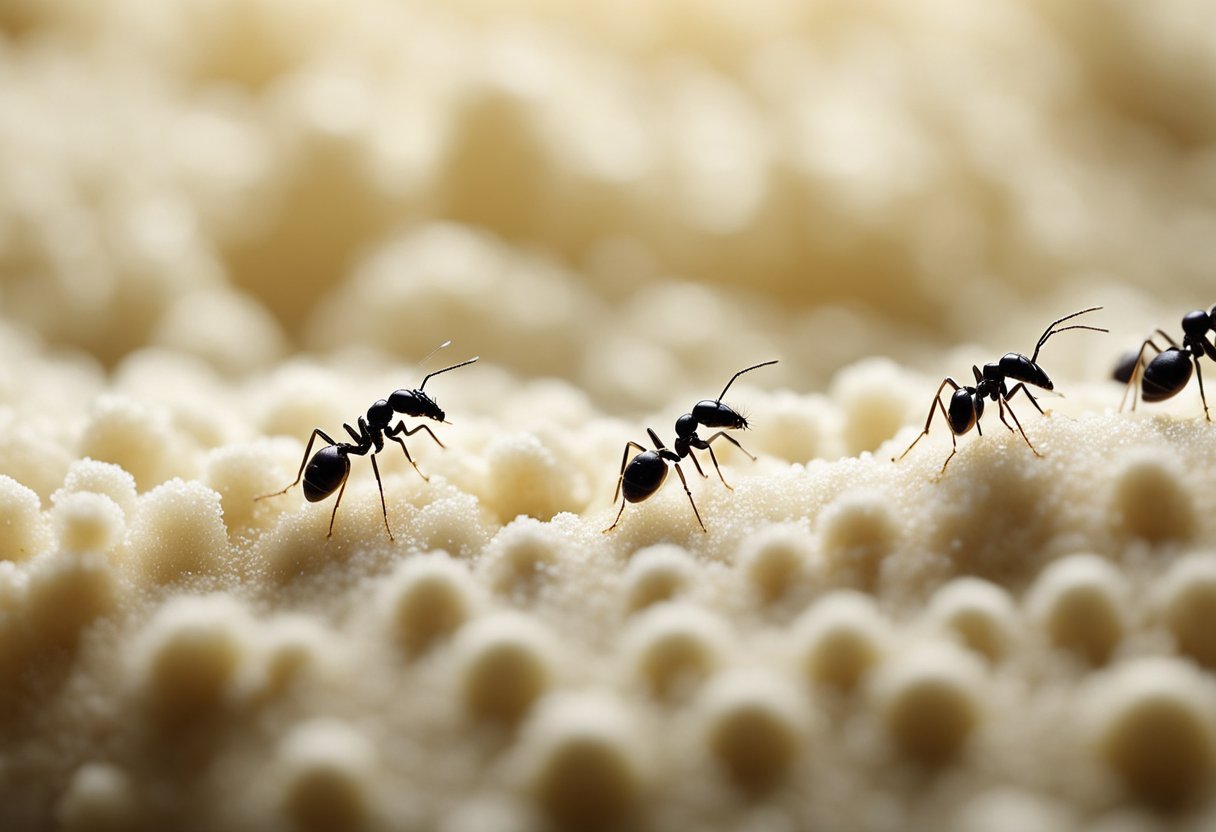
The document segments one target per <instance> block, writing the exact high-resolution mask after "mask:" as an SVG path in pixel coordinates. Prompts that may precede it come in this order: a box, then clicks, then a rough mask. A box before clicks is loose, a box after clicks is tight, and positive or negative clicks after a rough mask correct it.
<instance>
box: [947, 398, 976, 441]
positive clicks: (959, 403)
mask: <svg viewBox="0 0 1216 832" xmlns="http://www.w3.org/2000/svg"><path fill="white" fill-rule="evenodd" d="M983 413H984V400H983V399H982V398H980V397H979V396H976V395H974V394H973V393H972V392H971V391H969V390H967V389H966V388H963V389H961V390H955V391H954V395H953V396H951V397H950V412H949V413H948V414H947V415H948V416H949V421H950V430H952V431H954V433H955V434H956V435H960V436H961V435H962V434H964V433H966V432H967V431H969V430H971V429H972V428H973V427H975V423H976V422H977V421H979V418H980V416H982V415H983Z"/></svg>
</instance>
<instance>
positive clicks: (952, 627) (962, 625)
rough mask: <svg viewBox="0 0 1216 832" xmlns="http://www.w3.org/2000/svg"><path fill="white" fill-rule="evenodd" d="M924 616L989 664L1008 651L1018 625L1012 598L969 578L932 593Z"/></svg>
mask: <svg viewBox="0 0 1216 832" xmlns="http://www.w3.org/2000/svg"><path fill="white" fill-rule="evenodd" d="M926 615H927V617H928V618H929V620H930V621H932V622H934V623H935V624H936V625H937V626H939V627H941V628H943V629H946V630H948V631H950V632H951V633H953V634H954V635H956V636H957V637H958V638H959V639H960V640H961V641H962V643H963V644H964V645H965V646H966V647H968V648H970V649H971V650H974V651H975V652H976V653H979V654H980V655H982V656H984V657H986V658H987V659H989V660H990V661H996V660H997V659H1000V658H1001V657H1002V656H1003V655H1004V654H1005V652H1006V651H1007V650H1008V649H1009V646H1010V644H1011V643H1012V642H1013V640H1014V636H1015V633H1016V630H1017V624H1018V622H1017V611H1016V607H1015V606H1014V602H1013V599H1012V598H1011V597H1010V595H1009V593H1008V592H1007V591H1006V590H1005V589H1004V588H1003V587H1000V586H997V585H996V584H994V583H991V582H989V581H985V580H983V579H982V578H973V577H969V576H968V577H963V578H956V579H955V580H953V581H950V582H949V583H947V584H945V585H944V586H942V587H941V588H940V589H939V590H938V591H937V592H936V593H934V595H933V598H932V599H930V601H929V607H928V610H927V611H926Z"/></svg>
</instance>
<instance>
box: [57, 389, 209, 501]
mask: <svg viewBox="0 0 1216 832" xmlns="http://www.w3.org/2000/svg"><path fill="white" fill-rule="evenodd" d="M80 453H81V455H82V456H88V457H91V458H93V459H95V460H99V461H102V462H112V463H114V464H116V465H119V466H121V467H122V468H123V470H125V471H127V472H129V473H130V474H131V475H132V476H133V477H134V478H135V482H136V483H138V484H139V487H140V489H142V490H146V489H149V488H151V487H152V486H154V485H158V484H160V483H162V482H164V481H165V480H167V479H169V478H170V477H173V476H176V475H178V474H179V473H185V472H184V471H183V470H182V469H183V462H184V461H185V460H186V459H188V456H187V455H186V454H185V452H184V449H183V448H182V446H181V443H180V441H179V438H178V437H177V436H176V435H175V433H174V431H173V428H172V426H171V425H170V423H169V418H168V415H167V414H166V413H165V412H164V411H163V410H161V409H158V408H153V407H150V406H148V405H147V404H144V403H142V402H139V401H136V400H133V399H129V398H126V397H123V396H110V397H107V398H103V399H100V400H99V401H98V402H97V403H96V405H95V406H94V408H93V412H92V414H91V416H90V419H89V424H88V425H87V427H86V428H85V431H84V434H83V435H82V436H81V438H80Z"/></svg>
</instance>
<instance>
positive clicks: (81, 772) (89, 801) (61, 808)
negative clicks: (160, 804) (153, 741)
mask: <svg viewBox="0 0 1216 832" xmlns="http://www.w3.org/2000/svg"><path fill="white" fill-rule="evenodd" d="M55 813H56V817H57V819H58V821H59V823H60V824H62V828H63V829H64V830H67V831H68V832H120V830H125V829H130V828H131V826H132V824H133V823H134V821H135V819H136V817H138V796H137V794H136V790H135V787H134V784H133V783H132V782H131V777H130V775H129V774H128V773H127V772H126V771H124V770H123V769H122V767H120V766H117V765H114V764H113V763H107V762H90V763H85V764H84V765H82V766H81V767H80V768H78V769H77V770H76V771H75V773H74V774H73V775H72V779H71V781H70V782H69V783H68V787H67V789H66V791H64V793H63V795H62V797H60V798H59V802H58V804H57V805H56V807H55Z"/></svg>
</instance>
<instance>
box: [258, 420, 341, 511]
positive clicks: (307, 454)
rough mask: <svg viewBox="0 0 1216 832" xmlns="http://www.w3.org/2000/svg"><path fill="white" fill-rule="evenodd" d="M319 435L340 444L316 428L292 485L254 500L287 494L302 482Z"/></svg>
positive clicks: (330, 442) (331, 443) (333, 443)
mask: <svg viewBox="0 0 1216 832" xmlns="http://www.w3.org/2000/svg"><path fill="white" fill-rule="evenodd" d="M318 436H320V437H321V438H322V439H324V440H325V441H326V442H327V443H329V444H330V445H337V444H338V443H337V442H335V441H334V440H333V439H331V438H330V436H329V434H328V433H326V432H325V431H323V430H321V429H320V428H314V429H313V432H312V436H310V437H308V446H307V447H306V448H305V449H304V458H303V459H301V460H300V470H299V471H297V472H296V478H295V481H294V482H292V484H291V485H289V486H287V487H286V488H284V489H283V490H282V491H276V492H274V493H273V494H263V495H261V496H260V497H254V498H253V499H254V500H265V499H266V498H267V497H279V496H281V495H283V494H286V493H287V492H288V491H290V490H291V489H292V488H293V487H295V486H296V485H298V484H299V482H300V479H301V478H302V477H303V476H304V466H305V465H307V464H308V457H309V455H310V454H311V453H312V443H313V442H315V441H316V440H317V437H318Z"/></svg>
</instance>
